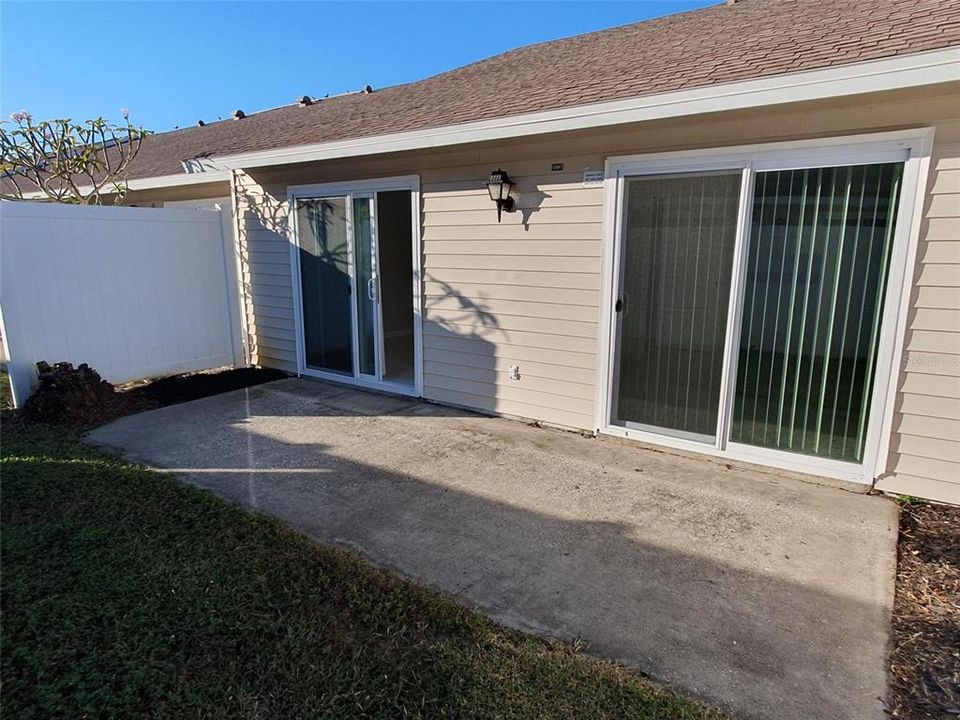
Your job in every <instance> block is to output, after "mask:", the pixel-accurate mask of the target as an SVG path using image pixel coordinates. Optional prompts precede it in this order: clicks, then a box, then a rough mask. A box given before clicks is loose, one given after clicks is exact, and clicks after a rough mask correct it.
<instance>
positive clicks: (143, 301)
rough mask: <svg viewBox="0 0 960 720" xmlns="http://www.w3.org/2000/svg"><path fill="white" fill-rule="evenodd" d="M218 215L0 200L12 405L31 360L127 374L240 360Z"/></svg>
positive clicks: (26, 389)
mask: <svg viewBox="0 0 960 720" xmlns="http://www.w3.org/2000/svg"><path fill="white" fill-rule="evenodd" d="M233 262H234V257H233V239H232V237H226V236H225V233H224V232H223V230H222V224H221V215H220V212H218V211H199V210H194V209H180V208H135V207H87V206H76V205H57V204H49V203H27V202H3V203H0V313H2V319H0V323H2V333H3V338H4V344H5V346H6V350H7V355H8V358H9V361H8V371H9V374H10V381H11V386H12V388H13V393H14V400H15V402H16V403H17V404H18V405H19V404H21V403H22V402H23V401H24V400H25V399H26V398H27V396H28V395H29V393H30V391H31V389H32V386H33V385H34V384H35V382H36V372H35V369H34V366H35V363H36V362H37V361H40V360H45V361H47V362H51V363H52V362H59V361H64V360H65V361H68V362H71V363H73V364H75V365H77V364H79V363H84V362H85V363H88V364H89V365H90V366H91V367H93V368H95V369H96V370H97V371H98V372H100V374H101V375H102V376H103V377H104V378H105V379H106V380H109V381H110V382H114V383H117V382H125V381H128V380H136V379H141V378H147V377H156V376H159V375H168V374H172V373H178V372H187V371H191V370H202V369H207V368H212V367H218V366H222V365H230V364H235V363H237V364H239V363H242V361H243V350H242V344H241V341H240V338H241V332H240V325H239V312H238V306H239V304H238V301H237V291H238V288H237V286H236V282H232V281H231V280H232V277H233V276H232V274H231V273H230V272H229V269H230V268H231V264H232V263H233Z"/></svg>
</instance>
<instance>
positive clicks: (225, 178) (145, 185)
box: [23, 170, 231, 200]
mask: <svg viewBox="0 0 960 720" xmlns="http://www.w3.org/2000/svg"><path fill="white" fill-rule="evenodd" d="M230 172H231V171H230V170H208V171H206V172H198V173H183V174H182V175H181V174H179V173H178V174H176V175H157V176H156V177H147V178H138V179H136V180H127V181H126V183H121V184H123V185H126V187H127V191H128V192H130V191H132V190H154V189H156V188H168V187H180V186H181V185H202V184H205V183H215V182H229V181H230ZM91 190H93V186H92V185H84V186H82V187H80V192H82V193H85V192H90V191H91ZM102 192H103V194H104V195H110V194H111V192H110V188H107V187H104V188H103V189H102ZM46 197H47V194H46V193H44V192H41V191H40V190H32V191H30V192H25V193H24V194H23V199H24V200H42V199H43V198H46Z"/></svg>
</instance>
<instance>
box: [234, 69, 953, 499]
mask: <svg viewBox="0 0 960 720" xmlns="http://www.w3.org/2000/svg"><path fill="white" fill-rule="evenodd" d="M958 93H960V83H958V84H951V85H949V86H946V87H941V88H927V89H918V90H913V91H906V92H901V93H891V94H884V95H874V96H865V97H863V98H861V99H859V100H856V101H850V100H836V101H828V102H820V103H803V104H799V105H794V106H783V107H780V108H770V109H767V110H751V111H744V112H736V113H724V114H722V115H717V116H712V117H708V118H688V119H683V120H670V121H662V122H659V121H658V122H651V123H647V124H645V125H643V126H635V127H629V126H624V127H618V128H605V129H597V130H595V131H582V132H576V133H568V134H566V135H564V136H559V135H554V136H548V137H543V138H528V139H527V140H525V141H523V142H501V143H489V144H484V145H476V146H469V147H463V148H456V149H447V150H443V151H431V152H421V153H403V154H397V155H394V156H389V157H387V156H377V157H365V158H354V159H350V160H340V161H329V162H318V163H309V164H303V165H298V166H289V167H281V168H273V169H270V168H264V169H258V170H252V171H250V174H247V173H238V177H237V188H236V191H237V204H238V209H239V213H240V217H241V218H243V221H242V223H241V224H240V227H239V228H238V233H239V242H240V244H241V248H242V251H243V253H244V277H245V280H246V288H247V292H248V295H249V297H248V302H247V312H248V316H249V321H250V325H249V327H250V336H251V348H252V350H253V352H254V362H256V363H258V364H261V365H267V366H273V367H280V368H283V369H287V370H295V366H296V357H295V342H294V337H295V328H294V321H293V303H294V298H293V287H292V283H291V277H290V271H289V250H290V246H289V241H288V239H287V233H286V223H287V205H286V193H287V187H288V186H289V185H300V184H312V183H325V182H340V181H349V180H357V179H370V178H378V177H390V176H398V175H411V174H415V175H418V176H419V177H420V181H421V198H422V207H421V211H422V212H421V240H422V250H423V256H422V263H423V270H424V277H423V283H422V291H423V294H424V297H423V305H424V308H423V363H424V367H423V370H424V396H425V397H426V398H428V399H431V400H435V401H438V402H443V403H449V404H453V405H459V406H465V407H470V408H474V409H478V410H481V411H485V412H492V413H501V414H506V415H513V416H518V417H523V418H528V419H534V420H539V421H543V422H547V423H553V424H557V425H561V426H566V427H573V428H582V429H587V430H594V429H596V419H595V417H594V407H595V401H596V393H597V388H596V375H597V372H596V371H597V350H598V347H597V342H598V340H597V338H598V334H599V313H600V311H599V304H600V292H599V288H600V286H601V265H600V263H601V250H602V214H603V205H602V203H603V193H602V189H601V188H599V187H582V173H583V171H585V170H588V169H589V170H599V169H602V168H603V163H604V160H605V159H606V158H607V157H611V156H617V155H627V154H633V153H648V152H659V151H667V150H683V149H689V148H694V147H716V146H723V145H740V144H749V143H760V142H768V141H770V142H773V141H778V140H789V139H798V138H808V137H815V136H833V135H842V134H849V133H862V132H880V131H884V130H891V129H899V128H903V127H911V126H914V127H917V126H934V127H935V128H936V142H935V154H936V157H935V159H934V162H933V164H932V167H931V177H930V180H929V184H928V188H929V193H930V195H929V198H928V199H927V202H926V203H925V206H924V221H923V226H922V228H921V233H922V235H921V238H922V241H921V243H920V246H919V254H918V258H917V268H916V273H915V277H914V281H913V288H912V294H911V308H910V314H909V316H908V332H907V336H906V339H905V353H906V355H905V358H904V370H903V372H902V373H901V375H900V377H899V379H898V393H897V400H896V413H895V416H894V421H893V427H892V437H891V440H890V451H891V452H890V462H889V466H888V473H887V475H886V476H885V477H884V478H883V479H882V480H881V487H886V488H889V489H891V490H894V491H897V492H904V493H910V494H916V495H927V496H930V497H937V498H940V499H950V498H951V497H956V489H957V487H958V486H957V481H958V479H960V457H958V454H957V447H958V443H960V380H958V378H960V366H958V358H960V323H958V320H960V272H958V266H960V217H958V212H957V211H958V208H960V119H958V118H957V110H956V108H957V99H958ZM557 162H562V163H563V164H564V170H563V171H561V172H551V170H550V168H551V165H552V164H553V163H557ZM496 167H503V168H504V169H505V170H507V171H508V172H509V173H510V175H511V177H512V178H513V179H514V180H515V181H516V182H517V183H518V187H517V200H518V206H519V210H518V212H515V213H509V214H505V215H504V217H503V221H502V222H501V223H497V219H496V211H495V209H494V207H493V205H492V203H491V202H490V200H489V198H488V196H487V193H486V190H485V188H484V186H483V183H484V180H485V178H486V176H487V175H488V174H489V172H490V170H492V169H494V168H496ZM514 365H516V366H519V368H520V379H519V380H512V379H511V377H510V368H511V366H514Z"/></svg>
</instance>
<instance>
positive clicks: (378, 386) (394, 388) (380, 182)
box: [287, 175, 423, 397]
mask: <svg viewBox="0 0 960 720" xmlns="http://www.w3.org/2000/svg"><path fill="white" fill-rule="evenodd" d="M390 190H408V191H410V203H411V225H412V228H411V230H412V239H413V242H412V252H411V258H410V262H411V264H410V271H411V273H412V274H413V298H412V305H413V353H414V373H413V385H406V384H403V383H398V382H392V381H388V380H377V379H376V378H371V377H369V376H365V375H362V374H360V372H359V362H358V361H359V358H358V342H357V303H356V297H357V296H356V293H357V291H358V288H357V287H356V277H355V274H356V273H355V262H354V247H353V229H352V224H353V198H354V197H369V198H371V199H372V205H373V208H372V210H371V227H372V232H374V233H375V232H376V215H375V213H376V204H377V203H376V193H378V192H388V191H390ZM324 197H328V198H329V197H346V198H347V203H346V205H347V209H346V212H347V225H348V247H349V249H348V262H349V274H350V284H351V291H352V293H353V295H352V296H351V301H350V317H351V328H352V335H353V374H352V376H351V375H346V374H342V373H335V372H326V371H323V370H317V369H314V368H309V367H307V364H306V350H305V347H306V345H305V341H304V328H303V292H302V287H301V278H300V253H299V252H298V248H299V245H298V242H297V212H296V209H297V208H296V203H297V200H298V199H310V198H324ZM287 204H288V212H289V223H288V227H289V228H290V229H289V235H288V241H289V244H290V273H291V279H292V283H293V314H294V324H295V325H296V329H295V330H296V331H295V333H294V337H295V340H296V348H297V374H298V375H305V376H307V377H316V378H320V379H323V380H330V381H333V382H339V383H345V384H347V385H356V386H359V387H366V388H372V389H375V390H383V391H385V392H390V393H395V394H398V395H410V396H413V397H421V396H422V395H423V269H422V267H421V257H422V253H421V239H420V176H419V175H405V176H399V177H386V178H371V179H369V180H355V181H350V182H335V183H320V184H312V185H290V186H288V187H287ZM374 245H375V248H374V249H375V251H376V253H377V255H378V257H377V258H376V259H375V261H374V262H375V264H376V268H377V270H376V273H377V278H378V286H379V277H380V274H379V243H378V242H377V241H376V240H375V241H374ZM364 292H366V289H365V288H364ZM379 306H380V292H379V289H378V291H377V308H376V311H375V315H376V318H377V324H378V327H379V328H380V331H379V332H378V333H376V334H377V339H376V348H375V350H376V353H377V358H378V360H377V366H378V367H382V357H383V349H382V342H383V337H382V335H383V331H382V326H381V325H380V323H381V320H380V314H381V313H380V307H379Z"/></svg>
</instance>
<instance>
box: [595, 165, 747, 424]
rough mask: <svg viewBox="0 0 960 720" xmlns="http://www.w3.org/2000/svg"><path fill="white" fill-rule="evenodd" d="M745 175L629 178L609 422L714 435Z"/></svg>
mask: <svg viewBox="0 0 960 720" xmlns="http://www.w3.org/2000/svg"><path fill="white" fill-rule="evenodd" d="M740 185H741V172H739V171H737V172H723V173H698V174H685V175H670V176H644V177H633V178H627V179H626V181H625V187H624V204H625V208H624V215H623V227H622V233H621V243H622V249H621V256H622V259H621V262H622V267H621V276H622V280H621V292H620V297H619V299H618V301H617V307H618V328H619V331H618V338H617V346H618V347H617V353H618V354H617V361H618V365H617V373H616V378H615V381H616V388H615V390H614V411H613V420H614V422H615V423H617V424H620V425H627V426H636V425H639V426H642V427H648V428H651V429H654V430H656V431H662V432H666V433H667V434H674V435H681V436H694V437H697V438H700V439H713V438H714V437H715V436H716V432H717V419H718V417H719V410H720V384H721V378H722V376H723V363H724V343H725V339H726V329H727V308H728V301H729V297H730V282H731V273H732V264H733V251H734V245H735V241H736V233H737V209H738V205H739V200H740Z"/></svg>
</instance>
